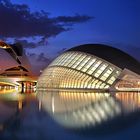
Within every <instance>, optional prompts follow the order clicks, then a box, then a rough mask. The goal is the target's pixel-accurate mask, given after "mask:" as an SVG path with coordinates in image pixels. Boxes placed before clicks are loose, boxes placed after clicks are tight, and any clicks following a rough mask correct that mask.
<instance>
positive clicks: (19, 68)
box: [0, 41, 36, 89]
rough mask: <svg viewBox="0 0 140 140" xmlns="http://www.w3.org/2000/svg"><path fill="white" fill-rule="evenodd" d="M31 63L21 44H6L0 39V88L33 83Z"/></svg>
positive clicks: (34, 80)
mask: <svg viewBox="0 0 140 140" xmlns="http://www.w3.org/2000/svg"><path fill="white" fill-rule="evenodd" d="M32 76H33V74H32V70H31V65H30V63H29V61H28V58H27V56H26V54H25V51H24V49H23V47H22V45H21V44H19V43H16V44H11V45H9V44H6V43H5V42H3V41H0V89H3V88H4V87H5V88H7V87H8V88H9V87H10V86H12V87H17V86H21V83H22V85H27V84H28V83H30V84H32V83H33V85H35V84H34V83H35V82H36V78H34V77H32Z"/></svg>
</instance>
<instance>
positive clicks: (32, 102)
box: [0, 90, 140, 140]
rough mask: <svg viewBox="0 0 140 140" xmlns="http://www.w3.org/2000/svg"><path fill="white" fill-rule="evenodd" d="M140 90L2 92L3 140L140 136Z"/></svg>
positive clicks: (0, 134)
mask: <svg viewBox="0 0 140 140" xmlns="http://www.w3.org/2000/svg"><path fill="white" fill-rule="evenodd" d="M139 133H140V93H139V92H117V93H116V92H113V93H107V92H106V93H104V92H91V91H76V90H71V91H70V90H69V91H68V90H67V91H65V90H62V91H47V90H41V91H37V92H34V91H26V92H25V93H20V92H19V91H16V90H7V91H0V139H10V140H11V139H13V140H15V139H21V140H22V139H23V140H25V139H35V140H40V139H42V140H44V139H48V140H58V139H64V140H71V139H74V140H94V139H95V140H96V139H99V140H100V139H103V140H104V139H107V140H109V139H115V140H118V139H132V138H135V139H139V137H138V136H139Z"/></svg>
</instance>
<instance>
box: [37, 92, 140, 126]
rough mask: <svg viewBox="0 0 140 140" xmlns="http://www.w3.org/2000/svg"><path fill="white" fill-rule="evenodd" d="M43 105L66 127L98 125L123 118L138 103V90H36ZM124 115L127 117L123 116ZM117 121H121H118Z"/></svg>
mask: <svg viewBox="0 0 140 140" xmlns="http://www.w3.org/2000/svg"><path fill="white" fill-rule="evenodd" d="M37 96H38V98H39V104H40V108H41V107H43V108H44V109H45V110H46V111H47V112H49V113H50V115H52V117H53V118H54V119H55V120H56V121H57V122H58V123H60V124H61V125H63V126H65V127H67V128H85V127H95V126H101V125H102V124H104V123H107V122H110V121H113V120H115V119H116V118H118V117H119V118H125V117H126V116H127V115H129V114H131V113H132V112H135V111H137V110H138V109H139V107H140V93H137V92H118V93H92V92H84V91H83V92H78V91H74V92H73V91H53V92H52V91H46V90H43V91H37ZM126 118H127V119H128V117H126ZM120 125H121V124H120Z"/></svg>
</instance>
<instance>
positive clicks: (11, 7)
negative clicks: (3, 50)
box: [0, 0, 91, 47]
mask: <svg viewBox="0 0 140 140" xmlns="http://www.w3.org/2000/svg"><path fill="white" fill-rule="evenodd" d="M0 19H1V23H0V36H1V37H12V38H21V37H31V36H32V37H33V36H42V38H49V37H52V36H56V35H58V34H60V33H61V32H65V31H67V30H69V28H68V27H67V24H68V23H70V24H71V25H73V24H76V23H81V22H86V21H88V20H89V19H91V17H89V16H85V15H84V16H82V15H75V16H59V17H53V18H50V17H49V14H48V13H46V12H44V11H40V12H34V13H31V11H30V9H29V7H28V6H27V5H25V4H21V5H19V4H12V3H11V2H10V0H1V1H0ZM26 43H28V42H25V40H24V41H23V44H26ZM26 45H27V44H26ZM30 45H31V46H33V47H35V46H34V45H33V44H32V43H29V46H30ZM27 46H28V45H27Z"/></svg>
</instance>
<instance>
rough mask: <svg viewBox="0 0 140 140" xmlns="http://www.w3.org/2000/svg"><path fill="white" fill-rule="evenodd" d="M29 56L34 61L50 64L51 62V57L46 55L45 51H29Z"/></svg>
mask: <svg viewBox="0 0 140 140" xmlns="http://www.w3.org/2000/svg"><path fill="white" fill-rule="evenodd" d="M27 56H28V57H29V59H31V60H32V62H33V63H35V64H36V63H40V64H42V63H44V64H48V63H50V61H51V59H49V58H47V57H46V56H45V54H44V53H40V54H36V53H29V52H28V53H27Z"/></svg>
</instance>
